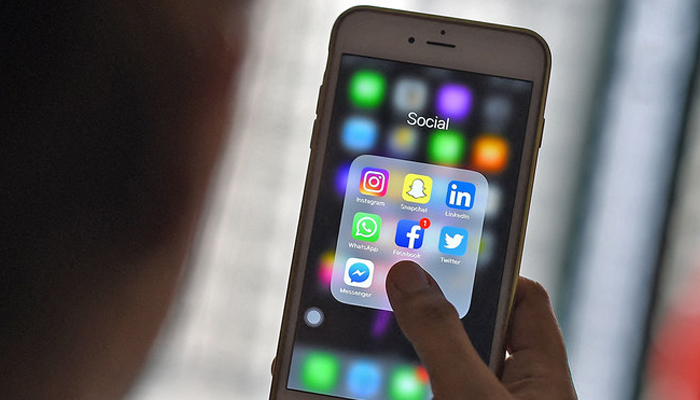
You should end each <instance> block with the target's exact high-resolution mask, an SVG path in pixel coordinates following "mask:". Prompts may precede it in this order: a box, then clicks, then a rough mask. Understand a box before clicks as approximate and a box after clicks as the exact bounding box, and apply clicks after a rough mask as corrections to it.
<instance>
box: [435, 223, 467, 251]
mask: <svg viewBox="0 0 700 400" xmlns="http://www.w3.org/2000/svg"><path fill="white" fill-rule="evenodd" d="M468 239H469V232H467V230H466V229H462V228H455V227H452V226H446V227H444V228H442V230H441V231H440V244H439V246H438V247H439V249H440V252H441V253H443V254H449V255H451V256H463V255H464V253H466V252H467V242H468Z"/></svg>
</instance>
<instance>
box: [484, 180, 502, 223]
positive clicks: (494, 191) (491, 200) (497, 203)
mask: <svg viewBox="0 0 700 400" xmlns="http://www.w3.org/2000/svg"><path fill="white" fill-rule="evenodd" d="M502 202H503V191H502V190H501V187H500V186H498V185H497V184H489V196H488V199H487V200H486V218H487V219H493V218H496V217H498V215H499V214H500V212H501V203H502Z"/></svg>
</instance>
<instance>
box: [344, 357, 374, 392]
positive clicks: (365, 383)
mask: <svg viewBox="0 0 700 400" xmlns="http://www.w3.org/2000/svg"><path fill="white" fill-rule="evenodd" d="M345 384H346V385H347V388H348V391H349V392H350V394H351V395H352V396H354V397H357V398H368V397H373V396H375V395H376V394H377V393H379V390H380V389H381V385H382V370H381V368H380V367H379V365H378V364H377V363H376V362H372V361H365V360H359V361H354V362H353V363H352V364H350V368H349V369H348V374H347V378H346V381H345Z"/></svg>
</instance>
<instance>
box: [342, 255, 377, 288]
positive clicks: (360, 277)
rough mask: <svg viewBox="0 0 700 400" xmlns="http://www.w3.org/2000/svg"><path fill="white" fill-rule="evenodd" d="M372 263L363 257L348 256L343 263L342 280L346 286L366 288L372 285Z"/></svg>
mask: <svg viewBox="0 0 700 400" xmlns="http://www.w3.org/2000/svg"><path fill="white" fill-rule="evenodd" d="M373 276H374V263H373V262H372V261H370V260H365V259H363V258H349V259H348V261H347V262H346V263H345V275H344V276H343V281H344V282H345V284H346V285H348V286H356V287H359V288H364V289H367V288H368V287H370V286H371V285H372V277H373Z"/></svg>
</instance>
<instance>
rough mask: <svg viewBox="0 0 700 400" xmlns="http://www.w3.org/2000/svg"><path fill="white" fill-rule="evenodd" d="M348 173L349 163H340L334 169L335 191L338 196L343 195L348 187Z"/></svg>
mask: <svg viewBox="0 0 700 400" xmlns="http://www.w3.org/2000/svg"><path fill="white" fill-rule="evenodd" d="M348 175H350V164H342V165H340V166H339V167H338V169H336V170H335V182H334V184H333V186H334V187H335V192H336V193H337V194H339V195H340V196H345V190H346V189H347V187H348Z"/></svg>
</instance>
